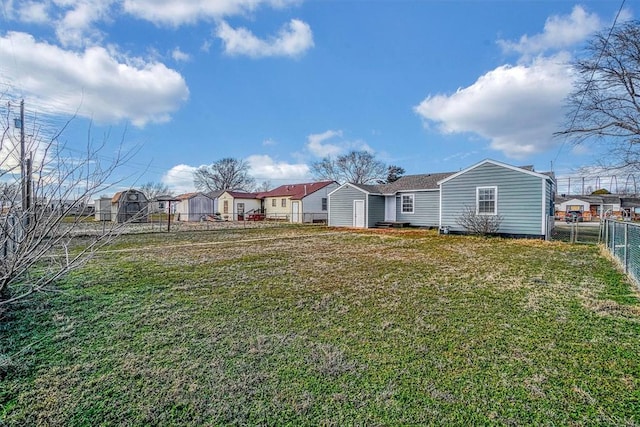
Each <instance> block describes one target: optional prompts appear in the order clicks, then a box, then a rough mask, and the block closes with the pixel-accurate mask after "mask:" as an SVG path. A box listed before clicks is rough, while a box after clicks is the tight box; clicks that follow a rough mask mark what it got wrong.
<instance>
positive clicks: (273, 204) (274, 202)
mask: <svg viewBox="0 0 640 427" xmlns="http://www.w3.org/2000/svg"><path fill="white" fill-rule="evenodd" d="M276 206H277V205H276V199H271V207H274V208H275V207H276Z"/></svg>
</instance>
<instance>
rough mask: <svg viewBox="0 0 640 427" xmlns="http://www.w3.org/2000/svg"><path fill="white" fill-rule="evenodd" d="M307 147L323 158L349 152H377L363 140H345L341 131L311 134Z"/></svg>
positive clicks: (314, 154) (316, 155)
mask: <svg viewBox="0 0 640 427" xmlns="http://www.w3.org/2000/svg"><path fill="white" fill-rule="evenodd" d="M328 141H331V142H328ZM306 147H307V150H308V151H309V152H310V153H311V154H312V155H313V156H315V157H323V158H324V157H335V156H337V155H340V154H343V153H346V152H347V151H349V150H355V151H368V152H370V153H374V152H375V150H374V149H373V148H371V147H370V146H369V144H367V143H366V142H364V141H362V140H359V139H357V140H354V141H349V140H345V139H343V133H342V131H341V130H328V131H325V132H322V133H316V134H311V135H309V136H308V137H307V145H306Z"/></svg>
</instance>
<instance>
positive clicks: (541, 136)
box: [415, 6, 603, 159]
mask: <svg viewBox="0 0 640 427" xmlns="http://www.w3.org/2000/svg"><path fill="white" fill-rule="evenodd" d="M602 25H603V23H602V22H601V20H600V18H599V17H598V16H597V15H595V14H593V13H589V12H587V11H586V10H585V9H584V8H583V7H581V6H575V7H574V8H573V10H572V12H571V14H570V15H565V16H551V17H549V18H548V19H547V21H546V22H545V25H544V30H543V31H542V33H540V34H535V35H532V36H528V35H524V36H522V37H521V38H520V39H519V40H518V41H515V42H513V41H506V40H499V41H498V44H499V45H500V46H501V47H502V48H503V50H504V51H505V52H515V53H518V54H519V55H520V58H519V61H518V65H516V66H514V65H502V66H500V67H497V68H496V69H494V70H492V71H489V72H488V73H486V74H484V75H482V76H480V77H479V78H478V79H477V80H476V82H475V83H473V84H472V85H471V86H469V87H466V88H461V89H458V91H456V92H455V93H453V94H450V95H446V94H440V95H435V96H431V95H430V96H428V97H427V98H426V99H424V100H423V101H422V102H421V103H420V104H419V105H418V106H416V107H415V111H416V112H417V113H418V114H419V115H420V116H421V117H422V118H423V119H424V120H425V125H426V126H431V125H434V126H435V129H437V130H438V131H439V132H442V133H445V134H453V133H470V134H475V135H479V136H481V137H482V138H485V139H487V140H489V141H490V148H491V149H493V150H496V151H501V152H503V153H504V154H505V155H507V156H509V157H512V158H516V159H523V158H525V157H527V156H528V155H532V154H536V153H541V152H544V151H546V150H549V149H551V148H553V147H554V146H555V144H556V143H557V140H555V139H554V138H553V133H554V132H555V131H557V130H558V129H559V126H560V125H561V123H560V121H561V120H562V119H563V110H562V109H563V105H564V100H565V97H566V96H567V95H568V93H569V91H570V90H571V88H572V81H573V75H572V73H571V69H570V66H569V63H570V61H571V55H570V54H569V53H568V52H567V49H569V48H571V47H572V46H575V45H576V44H578V43H580V42H582V41H584V40H586V39H587V38H588V37H590V36H591V35H592V34H593V33H594V32H595V31H598V30H600V29H601V28H602ZM549 52H551V53H549Z"/></svg>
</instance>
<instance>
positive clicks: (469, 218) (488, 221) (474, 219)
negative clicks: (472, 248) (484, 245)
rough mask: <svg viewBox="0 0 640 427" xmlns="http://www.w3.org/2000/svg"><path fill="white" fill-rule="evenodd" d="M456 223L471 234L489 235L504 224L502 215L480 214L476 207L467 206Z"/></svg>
mask: <svg viewBox="0 0 640 427" xmlns="http://www.w3.org/2000/svg"><path fill="white" fill-rule="evenodd" d="M456 224H458V225H459V226H461V227H463V228H464V229H465V230H467V232H468V233H471V234H479V235H481V236H488V235H491V234H495V233H497V232H498V231H499V230H500V224H502V216H501V215H479V214H477V213H476V211H475V209H473V208H470V207H466V208H465V209H464V211H463V212H462V215H460V216H459V217H458V218H456Z"/></svg>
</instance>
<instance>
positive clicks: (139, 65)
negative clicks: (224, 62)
mask: <svg viewBox="0 0 640 427" xmlns="http://www.w3.org/2000/svg"><path fill="white" fill-rule="evenodd" d="M116 56H119V55H117V54H115V53H114V52H110V51H107V50H106V49H104V48H102V47H91V48H87V49H86V50H84V52H72V51H67V50H64V49H61V48H59V47H57V46H54V45H50V44H47V43H42V42H38V41H36V40H35V39H34V38H33V37H32V36H31V35H28V34H25V33H18V32H10V33H8V34H6V35H5V36H4V37H0V64H1V65H0V75H2V77H3V78H4V79H5V80H8V81H10V82H12V83H13V84H14V85H15V86H16V87H19V88H20V89H21V91H23V93H24V94H26V95H28V96H29V97H30V98H31V99H32V100H34V102H36V103H38V102H39V103H40V104H41V105H38V106H37V107H38V109H39V110H40V111H43V112H48V113H52V114H60V113H67V114H71V113H76V110H77V114H79V115H80V116H83V117H91V118H93V119H95V120H96V121H98V122H101V123H114V122H118V121H121V120H130V121H131V122H132V123H133V124H134V125H136V126H144V125H145V124H146V123H148V122H165V121H168V120H169V119H170V114H171V113H173V112H174V111H176V110H177V109H178V108H179V107H180V105H181V104H182V103H183V102H184V101H185V100H186V99H187V98H188V96H189V89H188V88H187V85H186V83H185V81H184V79H183V77H182V76H181V75H180V74H179V73H178V72H176V71H174V70H171V69H169V68H167V67H166V66H165V65H163V64H161V63H158V62H145V61H144V60H143V59H141V58H126V57H123V58H120V60H118V59H117V58H116ZM38 100H39V101H38Z"/></svg>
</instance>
